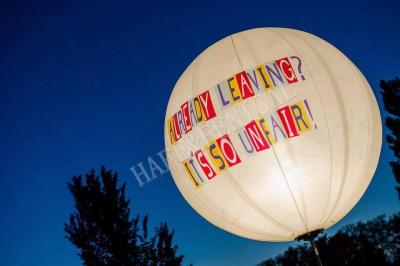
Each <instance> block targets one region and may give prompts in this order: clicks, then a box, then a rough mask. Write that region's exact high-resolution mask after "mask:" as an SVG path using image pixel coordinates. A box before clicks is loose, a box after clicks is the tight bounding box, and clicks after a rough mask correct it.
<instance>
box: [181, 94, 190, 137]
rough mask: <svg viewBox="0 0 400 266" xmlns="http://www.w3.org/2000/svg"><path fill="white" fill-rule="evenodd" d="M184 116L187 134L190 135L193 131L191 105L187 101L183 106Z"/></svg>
mask: <svg viewBox="0 0 400 266" xmlns="http://www.w3.org/2000/svg"><path fill="white" fill-rule="evenodd" d="M181 108H182V114H183V125H184V126H185V133H188V132H189V131H190V130H192V123H191V122H190V115H189V103H188V102H187V101H186V102H185V103H184V104H182V106H181Z"/></svg>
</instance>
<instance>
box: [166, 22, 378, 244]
mask: <svg viewBox="0 0 400 266" xmlns="http://www.w3.org/2000/svg"><path fill="white" fill-rule="evenodd" d="M381 142H382V126H381V119H380V113H379V108H378V105H377V102H376V99H375V97H374V94H373V92H372V90H371V88H370V86H369V84H368V82H367V81H366V79H365V78H364V76H363V75H362V74H361V72H360V71H359V70H358V69H357V67H356V66H355V65H354V64H353V63H352V62H351V61H350V60H349V59H348V58H347V57H346V56H345V55H343V54H342V53H341V52H340V51H339V50H337V49H336V48H335V47H333V46H332V45H331V44H329V43H327V42H325V41H324V40H322V39H320V38H318V37H316V36H314V35H312V34H309V33H306V32H302V31H298V30H293V29H284V28H258V29H252V30H247V31H243V32H240V33H236V34H233V35H231V36H228V37H226V38H224V39H222V40H220V41H218V42H217V43H215V44H213V45H211V46H210V47H209V48H207V49H206V50H205V51H204V52H203V53H201V54H200V55H199V56H198V57H197V58H196V59H195V60H194V61H193V62H192V63H191V64H190V65H189V66H188V68H187V69H186V70H185V72H184V73H183V74H182V76H181V77H180V78H179V80H178V81H177V82H176V85H175V87H174V89H173V91H172V94H171V96H170V99H169V103H168V107H167V111H166V119H165V146H166V151H167V158H168V164H169V167H170V170H171V174H172V176H173V179H174V181H175V183H176V185H177V187H178V188H179V190H180V192H181V193H182V195H183V197H184V198H185V199H186V201H187V202H188V203H189V204H190V205H191V206H192V207H193V209H195V210H196V211H197V212H198V213H199V214H200V215H201V216H203V217H204V218H205V219H207V220H208V221H209V222H211V223H212V224H214V225H216V226H218V227H220V228H222V229H224V230H226V231H229V232H231V233H233V234H236V235H239V236H242V237H246V238H250V239H257V240H265V241H289V240H293V239H295V238H297V237H298V236H301V235H303V234H305V233H308V232H311V231H314V230H319V229H327V228H329V227H330V226H332V225H333V224H335V223H336V222H337V221H339V220H340V219H341V218H342V217H344V216H345V215H346V214H347V213H348V212H349V211H350V210H351V209H352V208H353V207H354V205H355V204H356V203H357V202H358V201H359V199H360V198H361V196H362V195H363V193H364V192H365V190H366V189H367V187H368V184H369V183H370V181H371V179H372V176H373V174H374V172H375V170H376V166H377V163H378V159H379V154H380V148H381Z"/></svg>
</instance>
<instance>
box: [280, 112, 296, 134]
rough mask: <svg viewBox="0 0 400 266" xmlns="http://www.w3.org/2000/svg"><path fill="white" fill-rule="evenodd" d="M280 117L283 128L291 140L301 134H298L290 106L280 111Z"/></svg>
mask: <svg viewBox="0 0 400 266" xmlns="http://www.w3.org/2000/svg"><path fill="white" fill-rule="evenodd" d="M278 115H279V118H280V119H281V121H282V124H283V127H284V128H285V131H286V135H287V136H288V137H289V138H293V137H296V136H298V135H299V134H298V133H297V129H296V126H295V125H294V120H293V117H292V112H290V109H289V106H285V107H282V108H281V109H278Z"/></svg>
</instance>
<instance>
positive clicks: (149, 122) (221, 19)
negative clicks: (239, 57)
mask: <svg viewBox="0 0 400 266" xmlns="http://www.w3.org/2000/svg"><path fill="white" fill-rule="evenodd" d="M34 2H36V3H34ZM321 2H323V1H318V2H315V3H311V2H305V1H293V2H289V1H254V2H253V1H243V2H236V1H223V2H215V1H212V2H211V1H210V2H209V3H206V2H204V1H197V2H195V1H182V2H180V3H178V2H174V1H165V2H164V3H161V2H156V1H142V2H138V1H126V2H120V1H109V2H106V1H91V2H90V1H82V0H81V1H32V2H30V1H26V2H25V1H8V3H7V1H1V3H0V108H1V109H0V151H1V152H0V169H1V175H0V215H1V219H0V228H1V229H0V250H1V254H2V255H1V256H0V265H7V266H17V265H18V266H19V265H23V266H25V265H26V266H53V265H59V266H63V265H68V266H70V265H80V259H79V257H78V256H77V255H76V253H77V250H76V249H75V248H74V247H73V246H72V244H70V243H69V242H68V241H67V240H66V239H65V237H64V231H63V223H64V222H66V221H67V219H68V216H69V213H70V212H71V211H72V210H73V204H74V203H73V201H72V197H71V195H70V194H69V192H68V191H67V187H66V184H67V182H68V181H69V180H70V178H71V177H72V176H73V175H77V174H84V173H86V172H87V171H89V170H90V169H91V168H95V169H99V167H100V166H101V165H103V164H104V165H105V166H107V167H108V168H111V169H113V170H116V171H118V172H119V174H120V177H121V181H123V182H127V183H128V189H127V194H128V195H127V196H128V197H129V198H130V199H131V202H132V204H131V207H132V209H133V212H134V213H140V214H145V213H147V214H148V215H149V217H150V223H151V226H156V225H157V224H158V223H159V222H162V221H167V222H168V224H169V225H170V227H172V228H175V230H176V235H175V243H176V244H178V245H179V253H180V254H184V255H185V263H186V264H187V263H190V262H193V263H194V264H195V265H254V264H256V263H258V262H261V261H262V260H263V259H266V258H268V257H271V256H275V255H277V254H278V253H280V252H282V251H283V250H284V249H286V248H287V247H288V245H294V244H296V243H295V242H292V243H266V242H257V241H252V240H247V239H243V238H240V237H237V236H234V235H232V234H230V233H227V232H224V231H222V230H220V229H218V228H216V227H214V226H213V225H211V224H209V223H208V222H207V221H206V220H204V219H203V218H202V217H200V216H199V215H198V214H197V213H196V212H195V211H193V210H192V209H191V208H190V206H189V205H188V204H187V203H186V202H185V200H184V199H183V197H182V196H181V195H180V193H179V191H178V189H177V188H176V186H175V184H174V182H173V180H172V178H171V176H170V175H169V174H165V175H163V176H160V177H159V178H157V179H155V180H154V181H152V182H151V183H149V184H147V185H146V186H144V187H139V186H138V184H137V182H136V180H135V178H134V176H133V174H132V173H131V172H130V170H129V169H130V168H131V167H132V166H133V165H135V164H137V163H139V162H140V161H146V158H147V157H148V156H154V155H155V154H156V153H157V152H159V151H160V150H162V149H163V147H164V143H163V142H164V139H163V123H164V113H165V109H166V106H167V103H168V98H169V95H170V93H171V91H172V88H173V86H174V84H175V82H176V80H177V79H178V78H179V76H180V75H181V73H182V72H183V71H184V70H185V68H186V67H187V66H188V65H189V64H190V62H191V61H192V60H193V59H194V58H195V57H196V56H197V55H198V54H199V53H201V52H202V51H203V50H204V49H206V48H207V47H208V46H209V45H211V44H213V43H214V42H216V41H218V40H219V39H221V38H223V37H225V36H227V35H229V34H232V33H235V32H238V31H242V30H246V29H251V28H256V27H272V26H273V27H289V28H295V29H299V30H303V31H307V32H310V33H313V34H315V35H317V36H320V37H322V38H323V39H325V40H327V41H328V42H330V43H331V44H333V45H334V46H336V47H337V48H338V49H340V50H341V51H342V52H344V53H345V54H346V55H347V56H348V57H349V58H350V59H351V60H352V61H353V62H354V63H355V64H356V65H357V66H358V67H359V69H360V70H361V71H362V72H363V73H364V75H365V76H366V78H367V79H368V81H369V82H370V84H371V86H372V88H373V90H374V92H375V95H376V96H377V97H378V102H379V104H380V108H381V112H382V115H383V116H385V115H386V113H385V112H384V111H383V105H382V101H381V97H380V94H379V90H378V89H379V88H378V84H379V81H380V79H391V78H394V77H395V76H396V75H397V76H399V75H400V63H399V62H400V61H399V59H400V50H399V44H400V15H399V12H400V11H399V10H400V2H399V1H360V2H359V3H354V2H353V1H343V2H340V1H330V3H327V4H321ZM399 104H400V103H399ZM386 132H387V130H386V129H384V133H386ZM392 158H393V157H392V153H391V151H390V150H389V149H388V148H387V143H386V142H383V148H382V155H381V159H380V162H379V166H378V170H377V172H376V174H375V176H374V178H373V180H372V183H371V185H370V186H369V188H368V190H367V192H366V194H365V195H364V197H363V198H362V199H361V201H360V202H359V203H358V205H357V206H356V207H355V208H354V209H353V210H352V211H351V212H350V213H349V214H348V215H347V216H346V217H345V218H344V219H343V220H342V221H341V222H339V224H338V225H336V226H334V227H333V228H332V229H330V230H329V231H328V232H330V233H332V232H334V231H335V230H337V229H338V228H339V227H340V226H343V225H345V224H348V223H351V222H355V221H359V220H365V219H369V218H372V217H375V216H377V215H379V214H391V213H393V212H396V211H398V210H399V206H400V202H399V200H398V199H397V195H396V192H395V190H394V186H395V181H394V177H393V175H392V173H391V170H390V167H389V165H388V161H390V160H391V159H392Z"/></svg>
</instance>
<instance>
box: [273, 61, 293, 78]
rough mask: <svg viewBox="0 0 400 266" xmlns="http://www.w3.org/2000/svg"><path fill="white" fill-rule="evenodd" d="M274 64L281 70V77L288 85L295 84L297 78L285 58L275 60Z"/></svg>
mask: <svg viewBox="0 0 400 266" xmlns="http://www.w3.org/2000/svg"><path fill="white" fill-rule="evenodd" d="M275 63H276V64H277V65H278V66H279V68H280V69H281V70H282V72H283V75H284V76H285V78H286V80H287V81H288V83H294V82H297V77H296V74H295V73H294V71H293V68H292V65H291V64H290V62H289V58H287V57H285V58H282V59H279V60H276V61H275Z"/></svg>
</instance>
